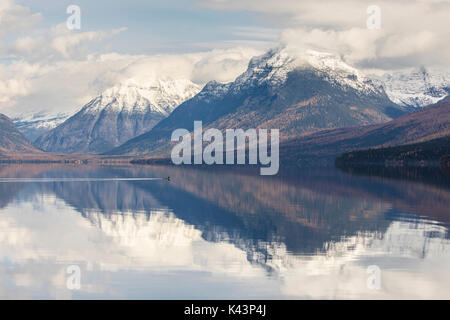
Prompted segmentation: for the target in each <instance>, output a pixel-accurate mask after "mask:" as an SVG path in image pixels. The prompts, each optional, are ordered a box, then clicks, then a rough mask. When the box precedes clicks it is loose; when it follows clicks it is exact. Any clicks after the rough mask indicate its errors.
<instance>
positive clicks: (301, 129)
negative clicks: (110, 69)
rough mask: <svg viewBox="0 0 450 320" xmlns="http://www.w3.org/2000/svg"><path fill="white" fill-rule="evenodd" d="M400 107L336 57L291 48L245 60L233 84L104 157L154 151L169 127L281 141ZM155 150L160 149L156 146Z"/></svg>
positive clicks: (384, 116)
mask: <svg viewBox="0 0 450 320" xmlns="http://www.w3.org/2000/svg"><path fill="white" fill-rule="evenodd" d="M404 112H405V108H403V107H400V106H398V105H396V104H394V103H393V102H392V101H391V100H389V98H388V96H387V95H386V93H385V92H384V89H383V88H382V87H381V86H380V85H377V84H374V83H373V82H372V81H371V80H370V79H369V78H368V77H367V76H365V75H363V74H362V73H361V72H360V71H358V70H356V69H355V68H352V67H351V66H349V65H347V64H346V63H344V62H343V61H342V60H341V59H340V58H339V57H338V56H335V55H332V54H329V53H322V52H317V51H306V52H297V51H295V50H294V49H291V48H279V49H273V50H270V51H268V52H267V53H265V54H264V55H262V56H259V57H255V58H253V59H251V61H250V63H249V66H248V69H247V70H246V71H245V72H244V73H243V74H241V75H240V76H239V77H237V78H236V80H235V81H233V82H231V83H228V84H222V83H218V82H210V83H208V84H207V85H206V86H205V87H204V89H203V90H202V91H201V92H200V93H199V94H197V95H196V96H195V97H194V98H192V99H189V100H187V101H186V102H184V103H183V104H181V105H180V106H179V107H178V108H177V109H176V110H175V111H174V112H173V113H172V114H171V115H170V116H169V117H168V118H166V119H164V120H162V121H161V122H160V123H159V124H158V125H157V126H155V127H154V128H153V129H152V130H151V131H150V132H148V133H146V134H143V135H141V136H139V137H136V138H135V139H132V140H130V141H129V142H127V143H126V144H124V145H123V146H121V147H119V148H116V149H114V150H112V151H111V152H110V153H112V154H136V153H138V154H139V153H141V154H162V153H166V152H167V151H168V150H166V149H164V148H167V147H170V145H169V144H168V142H170V141H169V140H170V133H171V132H172V130H174V129H176V128H186V129H188V130H192V129H193V122H194V121H195V120H201V121H203V127H204V128H205V127H206V126H210V127H213V128H217V129H221V130H224V129H228V128H242V129H247V128H268V129H279V130H280V134H281V139H289V138H292V137H297V136H300V135H304V134H307V133H312V132H315V131H319V130H323V129H330V128H339V127H348V126H357V125H367V124H373V123H380V122H386V121H389V120H391V119H393V118H395V117H398V116H400V115H401V114H403V113H404ZM158 148H162V149H164V150H162V149H158Z"/></svg>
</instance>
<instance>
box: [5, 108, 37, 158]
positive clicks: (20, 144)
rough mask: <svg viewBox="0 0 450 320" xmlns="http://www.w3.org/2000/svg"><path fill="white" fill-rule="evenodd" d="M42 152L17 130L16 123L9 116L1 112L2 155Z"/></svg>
mask: <svg viewBox="0 0 450 320" xmlns="http://www.w3.org/2000/svg"><path fill="white" fill-rule="evenodd" d="M40 152H41V151H40V150H38V149H36V148H35V147H33V145H32V144H31V142H30V141H28V140H27V139H26V138H25V136H24V135H23V134H22V133H20V132H19V130H17V128H16V127H15V126H14V123H13V122H12V121H11V120H10V119H9V118H8V117H7V116H5V115H3V114H0V156H1V155H9V154H18V153H40Z"/></svg>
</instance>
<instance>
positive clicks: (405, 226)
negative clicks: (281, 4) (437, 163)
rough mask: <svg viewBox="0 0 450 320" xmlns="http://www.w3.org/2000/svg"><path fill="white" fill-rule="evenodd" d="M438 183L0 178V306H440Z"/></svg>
mask: <svg viewBox="0 0 450 320" xmlns="http://www.w3.org/2000/svg"><path fill="white" fill-rule="evenodd" d="M437 170H438V169H437ZM168 176H170V181H168V180H163V179H159V178H162V177H168ZM152 178H158V179H152ZM449 181H450V179H449V178H448V176H447V177H445V176H444V177H443V176H442V175H440V173H439V172H438V173H437V174H435V173H433V172H432V173H430V172H425V173H424V174H422V173H420V172H419V173H417V172H413V173H408V172H406V173H405V172H403V173H399V174H395V173H392V174H390V175H380V174H378V173H377V174H368V173H364V172H357V173H356V172H353V173H347V172H343V171H339V170H337V169H334V168H317V169H314V168H309V169H302V170H287V171H285V172H280V174H279V175H277V176H272V177H271V176H259V170H257V169H242V168H218V167H216V168H194V167H174V166H173V167H167V166H128V167H127V166H124V167H120V166H109V167H90V166H62V165H22V166H19V165H7V166H6V165H5V166H1V167H0V298H6V299H9V298H20V299H22V298H23V299H30V298H38V299H53V298H58V299H82V298H89V299H96V298H99V299H100V298H106V299H110V298H111V299H122V298H124V299H216V298H217V299H264V298H267V299H272V298H276V299H284V298H286V299H287V298H293V299H319V298H325V299H335V298H343V299H357V298H360V299H386V298H387V299H394V298H395V299H398V298H400V299H403V298H413V299H423V298H427V299H428V298H437V299H444V298H446V299H450V272H449V270H450V234H449V225H450V185H449ZM74 277H76V278H74Z"/></svg>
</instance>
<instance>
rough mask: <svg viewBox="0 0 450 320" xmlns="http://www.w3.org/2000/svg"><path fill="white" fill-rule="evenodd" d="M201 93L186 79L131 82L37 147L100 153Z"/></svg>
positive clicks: (106, 95)
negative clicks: (143, 82)
mask: <svg viewBox="0 0 450 320" xmlns="http://www.w3.org/2000/svg"><path fill="white" fill-rule="evenodd" d="M199 91H200V87H199V86H198V85H196V84H194V83H193V82H191V81H189V80H185V79H178V80H172V79H165V80H161V79H160V80H155V81H152V82H150V83H146V84H139V83H137V82H136V81H134V80H128V81H125V82H123V83H121V84H120V85H118V86H115V87H112V88H109V89H107V90H105V91H104V92H103V93H102V94H101V95H99V96H98V97H96V98H94V99H93V100H91V101H90V102H89V103H88V104H86V105H85V106H84V107H83V108H82V109H81V110H80V111H79V112H78V113H76V114H75V115H74V116H72V117H70V118H69V119H67V120H66V121H65V122H63V123H62V124H60V125H59V126H57V127H56V128H54V129H53V130H51V131H50V132H48V133H46V134H43V135H42V136H41V137H39V138H38V139H37V140H36V142H35V144H36V145H37V146H38V147H40V148H41V149H43V150H45V151H49V152H60V153H99V152H103V151H107V150H109V149H111V148H113V147H115V146H118V145H120V144H122V143H124V142H125V141H127V140H129V139H131V138H133V137H135V136H137V135H139V134H142V133H144V132H146V131H148V130H150V129H151V128H153V126H155V125H156V124H157V123H158V122H159V121H160V120H161V119H164V118H166V117H167V116H168V115H169V114H170V113H171V112H172V111H173V110H174V109H175V108H176V107H177V106H178V105H179V104H180V103H182V102H183V101H185V100H187V99H189V98H191V97H192V96H194V95H195V94H197V93H198V92H199Z"/></svg>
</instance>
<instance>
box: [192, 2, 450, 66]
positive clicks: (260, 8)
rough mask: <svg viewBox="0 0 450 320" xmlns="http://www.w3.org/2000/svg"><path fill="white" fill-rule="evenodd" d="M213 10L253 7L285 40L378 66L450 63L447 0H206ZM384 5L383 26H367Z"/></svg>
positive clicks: (382, 9)
mask: <svg viewBox="0 0 450 320" xmlns="http://www.w3.org/2000/svg"><path fill="white" fill-rule="evenodd" d="M200 5H201V6H203V7H206V8H209V9H214V10H236V11H241V10H250V11H254V12H256V13H259V14H260V15H262V16H263V17H264V18H265V19H267V20H268V21H271V22H272V23H273V24H274V25H276V26H284V27H285V28H286V30H285V31H284V32H283V33H282V36H281V41H282V43H283V44H290V45H295V46H298V47H299V48H303V47H306V48H313V49H318V50H325V51H332V52H335V53H339V54H341V55H342V56H343V57H344V58H345V59H346V60H347V61H348V62H349V63H357V64H360V65H362V66H370V67H378V68H394V67H405V66H415V65H420V64H448V63H450V62H449V61H450V42H449V41H448V39H450V22H449V17H450V1H449V0H408V1H407V0H377V1H367V0H321V1H315V0H300V1H299V0H283V1H279V0H259V1H253V0H202V1H200ZM370 5H376V6H378V7H379V8H380V13H381V15H380V18H381V28H380V29H379V30H371V29H368V28H367V26H366V21H367V19H368V17H369V14H368V13H367V8H368V7H369V6H370Z"/></svg>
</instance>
